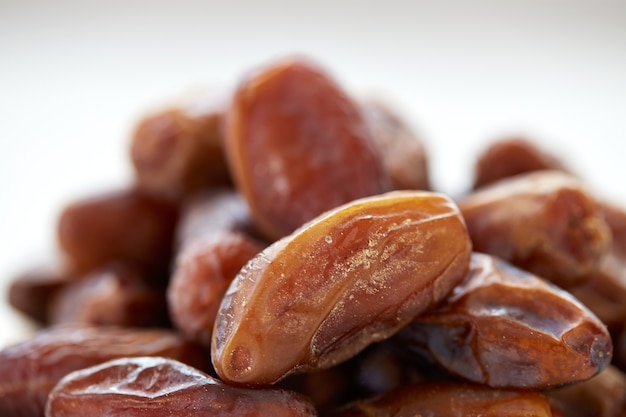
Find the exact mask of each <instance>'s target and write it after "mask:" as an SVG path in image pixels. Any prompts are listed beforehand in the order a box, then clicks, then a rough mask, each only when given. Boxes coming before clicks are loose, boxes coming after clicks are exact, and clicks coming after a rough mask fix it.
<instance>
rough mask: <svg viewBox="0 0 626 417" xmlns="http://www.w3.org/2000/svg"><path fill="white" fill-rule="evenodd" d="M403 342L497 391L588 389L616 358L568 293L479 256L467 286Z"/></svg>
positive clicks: (409, 330) (416, 323)
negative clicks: (583, 384)
mask: <svg viewBox="0 0 626 417" xmlns="http://www.w3.org/2000/svg"><path fill="white" fill-rule="evenodd" d="M397 337H398V342H399V345H400V346H404V347H405V348H406V349H409V350H410V351H411V352H413V353H415V354H416V355H417V356H418V357H419V356H421V357H423V358H426V359H427V360H429V361H432V362H434V363H436V364H438V365H440V366H441V367H443V368H444V369H446V370H447V371H449V372H450V373H452V374H454V375H457V376H460V377H462V378H465V379H467V380H470V381H474V382H478V383H482V384H486V385H489V386H491V387H497V388H524V389H528V388H532V389H546V388H550V387H555V386H561V385H565V384H571V383H575V382H580V381H584V380H586V379H589V378H591V377H593V376H594V375H596V374H597V373H599V372H600V371H601V370H603V369H604V368H605V367H607V366H608V365H609V363H610V362H611V358H612V355H613V345H612V342H611V336H610V335H609V332H608V330H607V329H606V327H605V326H604V325H603V324H602V323H601V322H600V320H599V319H598V318H597V317H596V316H595V315H594V314H593V313H592V312H591V311H589V310H588V309H587V308H586V307H585V306H583V305H582V304H581V303H580V302H578V300H576V299H575V298H574V297H572V296H571V295H570V294H569V293H567V292H565V291H563V290H561V289H559V288H557V287H556V286H554V285H551V284H549V283H547V282H546V281H544V280H542V279H540V278H538V277H536V276H534V275H532V274H530V273H528V272H525V271H523V270H521V269H518V268H516V267H514V266H512V265H510V264H508V263H506V262H504V261H502V260H498V259H496V258H494V257H492V256H489V255H484V254H480V253H474V254H473V255H472V266H471V270H470V272H469V274H468V275H467V277H466V278H465V280H464V281H463V283H461V284H460V285H459V286H457V287H456V288H455V289H454V291H453V292H452V294H451V295H450V296H449V297H448V298H447V299H446V300H445V301H444V302H443V303H442V304H441V305H440V306H439V307H438V308H437V309H435V310H432V311H430V312H427V313H425V314H423V315H421V316H420V317H417V318H416V319H415V320H413V322H411V324H409V325H408V326H407V327H406V328H405V329H403V330H402V332H401V333H400V334H399V335H398V336H397Z"/></svg>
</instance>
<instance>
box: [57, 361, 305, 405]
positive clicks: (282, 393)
mask: <svg viewBox="0 0 626 417" xmlns="http://www.w3.org/2000/svg"><path fill="white" fill-rule="evenodd" d="M316 415H317V414H316V412H315V409H314V408H313V405H312V404H311V403H310V402H309V401H308V400H307V399H305V398H304V397H303V396H300V395H298V394H296V393H294V392H290V391H286V390H281V389H263V390H259V389H246V388H236V387H231V386H228V385H226V384H224V383H222V382H220V381H218V380H216V379H214V378H212V377H210V376H208V375H206V374H204V373H202V372H200V371H198V370H196V369H194V368H192V367H189V366H187V365H184V364H182V363H180V362H178V361H174V360H171V359H165V358H158V357H144V358H123V359H117V360H113V361H110V362H106V363H103V364H101V365H98V366H94V367H91V368H87V369H83V370H80V371H77V372H74V373H71V374H69V375H67V376H66V377H65V378H63V380H61V381H60V382H59V384H58V385H57V386H56V387H55V388H54V390H53V391H52V392H51V393H50V399H49V401H48V404H47V406H46V417H72V416H75V417H84V416H127V417H133V416H136V417H170V416H186V417H205V416H211V417H257V416H259V417H260V416H275V417H314V416H316Z"/></svg>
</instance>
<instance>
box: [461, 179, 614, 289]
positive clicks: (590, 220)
mask: <svg viewBox="0 0 626 417" xmlns="http://www.w3.org/2000/svg"><path fill="white" fill-rule="evenodd" d="M458 204H459V207H460V209H461V212H462V213H463V217H464V218H465V221H466V223H467V229H468V230H469V233H470V236H471V237H472V242H473V244H474V250H475V251H477V252H483V253H489V254H492V255H496V256H499V257H501V258H504V259H506V260H508V261H510V262H511V263H513V264H514V265H516V266H519V267H521V268H522V269H525V270H527V271H530V272H533V273H534V274H536V275H539V276H540V277H542V278H545V279H549V280H551V281H553V282H554V283H556V284H557V285H559V286H561V287H563V288H568V287H571V286H573V285H576V284H578V283H580V282H582V281H584V280H585V279H588V278H589V276H590V275H591V274H592V273H594V272H595V271H597V269H598V266H599V263H600V260H601V258H602V257H603V256H604V255H606V254H607V253H608V252H609V250H610V246H611V235H610V231H609V228H608V226H607V223H606V221H605V220H604V217H603V216H602V213H601V211H600V209H599V207H598V204H597V202H596V201H595V199H594V198H593V197H592V196H591V195H590V194H589V193H588V192H587V191H586V190H585V189H584V187H583V186H582V185H581V184H580V182H579V181H578V180H576V179H575V178H573V177H571V176H569V175H567V174H564V173H561V172H558V171H540V172H536V173H530V174H523V175H519V176H516V177H512V178H509V179H504V180H501V181H499V182H497V183H495V184H493V185H491V186H489V187H484V188H482V189H480V190H478V191H475V192H474V193H472V194H470V195H468V196H467V197H465V198H463V199H462V200H461V201H459V202H458Z"/></svg>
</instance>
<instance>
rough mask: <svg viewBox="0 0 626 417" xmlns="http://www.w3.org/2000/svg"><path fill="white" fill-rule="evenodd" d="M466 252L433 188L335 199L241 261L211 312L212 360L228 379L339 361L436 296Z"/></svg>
mask: <svg viewBox="0 0 626 417" xmlns="http://www.w3.org/2000/svg"><path fill="white" fill-rule="evenodd" d="M470 251H471V243H470V241H469V237H468V235H467V232H466V230H465V225H464V222H463V219H462V218H461V216H460V213H459V211H458V208H457V207H456V205H455V204H454V203H453V201H452V200H450V199H449V198H448V197H446V196H443V195H441V194H437V193H430V192H408V191H407V192H391V193H387V194H384V195H380V196H375V197H369V198H364V199H360V200H356V201H354V202H352V203H349V204H346V205H344V206H341V207H339V208H337V209H335V210H332V211H330V212H328V213H326V214H324V215H322V216H320V217H318V218H316V219H314V220H313V221H311V222H310V223H308V224H307V225H305V226H303V227H302V228H300V229H299V230H298V231H296V232H294V233H293V234H292V235H290V236H288V237H286V238H284V239H282V240H280V241H278V242H276V243H274V244H273V245H271V246H269V247H268V248H266V249H265V250H264V251H263V252H261V253H260V254H259V255H258V256H256V257H255V258H253V259H252V260H251V262H250V263H248V264H247V265H246V266H245V267H244V268H243V269H242V271H241V272H240V274H239V275H238V276H237V277H236V278H235V280H234V281H233V283H232V285H231V287H230V288H229V290H228V292H227V293H226V296H225V297H224V301H223V302H222V305H221V307H220V311H219V312H218V318H217V320H216V327H215V330H214V332H213V342H212V359H213V364H214V366H215V368H216V370H217V372H218V374H219V375H220V377H221V378H222V379H224V380H225V381H227V382H231V383H239V384H269V383H273V382H275V381H277V380H278V379H280V378H281V377H283V376H284V375H285V374H288V373H290V372H292V371H295V370H299V369H300V370H303V369H320V368H328V367H330V366H333V365H335V364H337V363H340V362H342V361H345V360H347V359H348V358H350V357H352V356H354V355H356V354H357V353H358V352H360V351H361V350H363V349H364V348H365V347H366V346H368V345H370V344H371V343H374V342H378V341H381V340H383V339H386V338H388V337H389V336H391V335H392V334H393V333H395V332H397V331H398V330H400V329H401V328H402V327H403V326H404V325H406V324H407V323H408V322H409V321H410V320H412V319H413V318H414V317H415V316H416V315H418V314H420V313H421V312H423V311H425V310H427V309H428V308H430V307H432V306H433V305H435V304H436V303H438V302H439V301H440V300H442V299H443V298H444V297H445V296H446V295H447V294H448V293H449V292H450V291H451V290H452V288H453V287H454V286H455V285H456V284H457V283H458V282H459V281H460V280H461V279H462V277H463V276H464V275H465V273H466V272H467V269H468V266H469V257H470Z"/></svg>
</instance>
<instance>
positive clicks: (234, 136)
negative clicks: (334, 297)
mask: <svg viewBox="0 0 626 417" xmlns="http://www.w3.org/2000/svg"><path fill="white" fill-rule="evenodd" d="M225 136H226V137H225V140H226V143H225V149H226V155H227V159H228V161H229V166H230V169H231V173H232V175H233V180H234V182H235V184H236V185H237V188H238V190H239V191H240V192H241V193H242V194H243V195H244V197H245V198H246V200H247V201H248V203H249V205H250V208H251V211H252V216H253V217H254V219H255V221H256V223H257V224H258V226H259V229H260V230H261V231H262V232H263V233H264V234H265V235H266V237H267V239H268V240H270V241H273V240H275V239H278V238H280V237H283V236H285V235H287V234H289V233H291V232H293V231H294V230H295V229H296V228H298V227H300V226H301V225H302V224H304V223H305V222H307V221H309V220H311V219H312V218H314V217H315V216H318V215H320V214H322V213H323V212H325V211H326V210H330V209H333V208H335V207H337V206H339V205H341V204H344V203H347V202H349V201H352V200H354V199H356V198H361V197H365V196H369V195H375V194H379V193H381V192H384V191H388V190H389V189H390V185H389V178H388V176H387V173H386V171H385V170H384V169H383V167H382V161H381V158H380V156H379V155H378V153H377V152H376V150H375V147H374V145H373V143H372V142H371V138H370V137H369V132H368V130H367V128H366V125H365V123H364V122H363V119H362V116H361V113H360V111H359V108H358V106H357V105H356V104H355V103H354V102H353V101H352V100H351V99H350V98H349V97H348V96H347V95H346V94H345V93H344V92H343V91H342V90H341V89H340V88H339V86H338V85H336V83H335V82H334V81H333V80H331V79H330V77H329V76H328V75H327V74H326V73H325V72H324V71H322V70H321V69H320V68H318V67H316V66H315V65H313V64H312V63H310V62H308V61H305V60H301V59H285V60H282V61H279V62H276V63H273V64H271V65H269V66H267V67H264V68H261V69H258V70H257V71H255V72H253V73H251V74H250V75H249V76H248V77H247V78H246V79H245V80H243V82H242V83H241V84H240V85H239V87H238V88H237V90H236V91H235V94H234V97H233V100H232V103H231V105H230V107H229V109H228V111H227V114H226V122H225Z"/></svg>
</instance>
